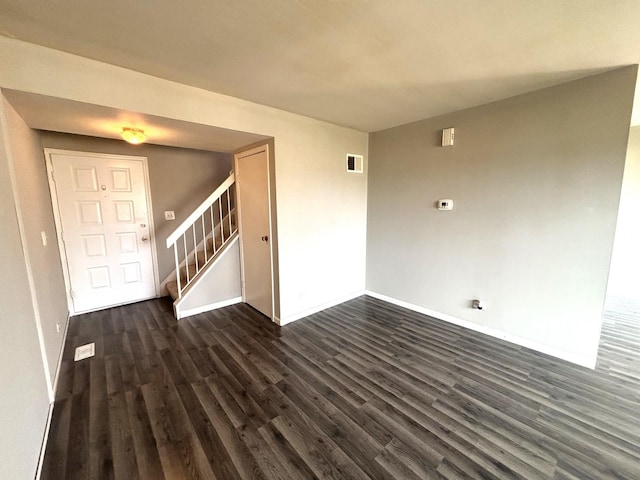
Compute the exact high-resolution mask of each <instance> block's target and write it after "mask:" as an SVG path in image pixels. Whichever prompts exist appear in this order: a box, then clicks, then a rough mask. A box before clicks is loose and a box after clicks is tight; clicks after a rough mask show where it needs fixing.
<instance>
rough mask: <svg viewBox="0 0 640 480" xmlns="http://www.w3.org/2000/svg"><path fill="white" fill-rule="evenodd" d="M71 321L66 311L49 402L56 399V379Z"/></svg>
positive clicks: (58, 374) (69, 313) (58, 376)
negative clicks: (65, 321) (65, 322)
mask: <svg viewBox="0 0 640 480" xmlns="http://www.w3.org/2000/svg"><path fill="white" fill-rule="evenodd" d="M70 321H71V312H69V311H67V324H66V325H65V327H64V332H63V333H62V335H63V337H62V347H61V349H60V352H59V353H58V366H57V367H56V371H55V375H54V377H53V396H52V398H49V401H50V402H54V401H55V399H56V392H57V390H58V379H59V378H60V368H61V367H62V356H63V355H64V348H65V346H66V345H67V332H68V331H69V322H70Z"/></svg>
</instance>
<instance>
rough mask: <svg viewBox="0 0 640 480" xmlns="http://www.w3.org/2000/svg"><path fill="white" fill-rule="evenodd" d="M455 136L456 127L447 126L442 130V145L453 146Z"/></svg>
mask: <svg viewBox="0 0 640 480" xmlns="http://www.w3.org/2000/svg"><path fill="white" fill-rule="evenodd" d="M454 136H455V129H454V128H445V129H443V130H442V146H443V147H451V146H453V140H454Z"/></svg>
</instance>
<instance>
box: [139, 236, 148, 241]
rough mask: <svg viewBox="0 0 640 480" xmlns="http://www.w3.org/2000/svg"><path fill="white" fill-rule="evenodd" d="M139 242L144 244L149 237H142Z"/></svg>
mask: <svg viewBox="0 0 640 480" xmlns="http://www.w3.org/2000/svg"><path fill="white" fill-rule="evenodd" d="M140 240H142V241H143V242H146V241H148V240H149V237H142V238H141V239H140Z"/></svg>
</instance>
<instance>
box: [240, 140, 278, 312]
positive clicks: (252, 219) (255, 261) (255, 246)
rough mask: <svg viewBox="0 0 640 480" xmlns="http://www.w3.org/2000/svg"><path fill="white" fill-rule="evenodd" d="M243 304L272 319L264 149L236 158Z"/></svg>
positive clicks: (266, 174)
mask: <svg viewBox="0 0 640 480" xmlns="http://www.w3.org/2000/svg"><path fill="white" fill-rule="evenodd" d="M236 180H237V187H238V206H239V210H240V215H239V220H240V223H239V224H240V237H241V246H242V264H243V276H244V301H245V302H246V303H248V304H249V305H251V306H252V307H254V308H255V309H256V310H259V311H260V312H262V313H263V314H265V315H266V316H268V317H269V318H271V319H273V266H272V252H271V242H272V238H271V233H272V232H271V222H270V219H271V205H270V191H269V157H268V154H267V151H266V148H264V147H263V149H258V151H256V150H251V151H248V152H243V153H241V154H239V155H237V156H236Z"/></svg>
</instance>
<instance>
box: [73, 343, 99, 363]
mask: <svg viewBox="0 0 640 480" xmlns="http://www.w3.org/2000/svg"><path fill="white" fill-rule="evenodd" d="M95 354H96V344H95V343H87V344H86V345H82V346H80V347H78V348H76V354H75V356H74V357H73V359H74V360H75V361H76V362H77V361H78V360H84V359H85V358H89V357H93V356H94V355H95Z"/></svg>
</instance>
